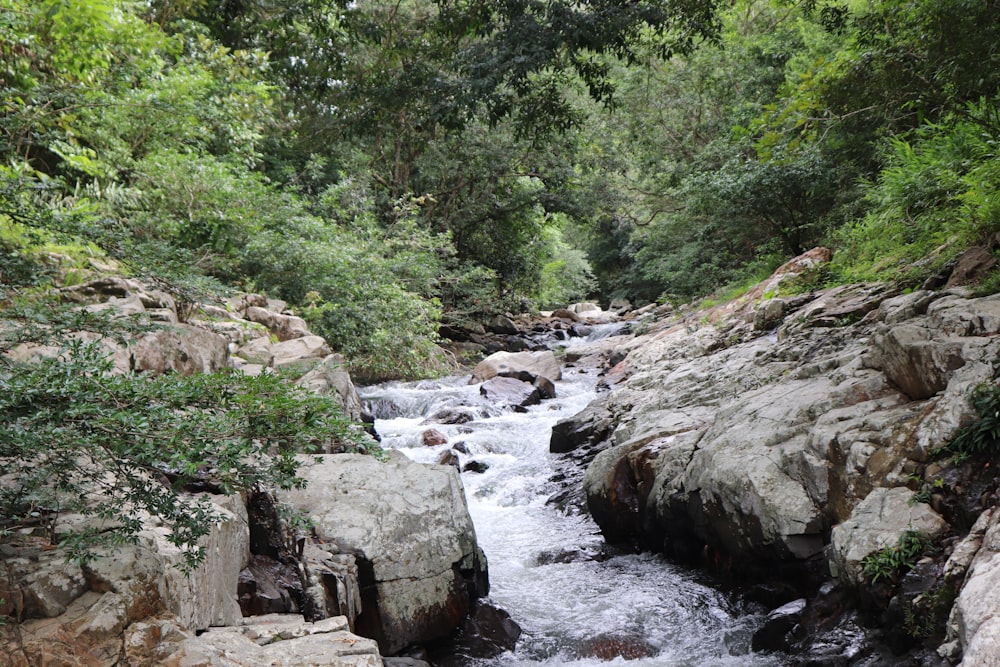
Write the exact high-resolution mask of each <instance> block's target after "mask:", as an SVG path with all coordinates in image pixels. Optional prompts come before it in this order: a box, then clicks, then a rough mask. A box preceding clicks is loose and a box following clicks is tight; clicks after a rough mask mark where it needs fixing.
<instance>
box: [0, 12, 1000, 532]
mask: <svg viewBox="0 0 1000 667" xmlns="http://www.w3.org/2000/svg"><path fill="white" fill-rule="evenodd" d="M998 45H1000V3H998V2H996V1H995V0H866V1H862V0H798V1H795V0H733V1H732V2H727V3H721V2H704V1H701V0H644V1H642V2H623V1H622V0H587V1H585V2H572V1H570V0H551V1H548V2H541V1H540V0H509V1H506V2H487V1H486V0H461V1H459V0H392V1H389V2H385V1H382V0H375V1H372V2H361V3H355V2H346V1H334V0H148V1H135V0H0V91H2V95H0V153H2V159H0V258H2V259H0V290H2V292H3V293H2V294H0V300H2V301H3V302H4V304H5V305H6V306H8V307H9V308H8V309H7V311H6V312H7V315H6V316H5V318H4V319H5V324H4V326H3V330H4V331H5V332H6V337H5V341H6V342H4V347H2V348H0V351H3V350H6V349H8V348H9V347H10V346H12V345H15V344H17V343H18V342H20V338H19V336H20V335H21V334H20V333H19V332H23V331H34V332H35V334H33V335H36V336H37V338H36V339H32V340H35V341H36V342H39V343H46V344H55V345H57V346H58V345H63V346H70V347H69V348H68V349H70V351H71V352H72V353H73V355H76V356H73V355H70V356H71V357H72V358H75V359H77V360H78V361H79V363H82V364H85V365H87V364H91V365H93V364H98V366H99V363H98V361H99V360H98V359H97V358H95V357H94V356H93V354H92V353H91V352H92V351H89V350H88V349H87V348H85V347H84V348H80V347H79V346H77V347H72V345H73V343H72V339H71V338H66V337H65V336H64V337H62V338H59V335H58V334H59V332H60V331H65V330H66V329H65V327H63V326H62V325H59V326H56V325H55V324H54V322H56V320H51V321H48V320H45V321H46V322H47V324H46V326H44V327H42V328H41V329H39V328H38V327H37V325H38V324H39V320H38V319H37V318H36V315H37V313H39V312H42V311H44V310H45V308H44V307H43V306H42V305H41V304H44V295H45V289H46V288H47V287H49V286H51V285H53V284H72V283H74V282H79V281H81V280H84V279H85V278H86V277H88V276H89V275H92V274H94V273H99V272H101V271H106V270H108V268H109V267H113V268H114V270H117V271H121V272H125V273H128V274H131V275H135V276H138V277H144V278H146V279H149V280H155V281H156V283H157V284H158V285H160V286H162V287H165V288H166V289H169V290H170V291H172V292H173V293H174V295H175V297H176V298H177V299H178V300H179V301H180V302H181V303H191V302H194V301H198V300H210V299H212V298H214V297H217V296H220V295H223V294H225V293H226V292H227V290H232V289H240V290H246V291H265V292H267V293H269V294H270V295H272V296H276V297H280V298H283V299H286V300H287V301H289V302H290V304H291V305H292V306H293V307H294V308H295V309H296V310H297V311H298V312H299V313H301V314H302V315H303V316H305V317H306V318H307V319H308V320H309V324H310V326H311V328H312V329H313V330H314V331H315V332H317V333H319V334H321V335H323V336H325V337H326V338H327V339H328V341H329V342H330V343H331V345H332V346H333V347H334V348H335V349H337V350H338V351H340V352H342V353H344V354H345V355H346V356H347V357H348V359H349V360H350V363H351V365H352V370H353V371H354V373H355V374H356V375H357V376H359V377H362V378H364V379H369V380H374V379H380V378H387V377H414V376H419V375H421V374H424V373H426V372H428V368H429V367H430V366H431V364H432V360H433V358H434V355H435V350H436V348H435V345H434V343H435V337H436V332H437V331H438V329H439V327H440V326H441V324H443V323H447V324H459V325H461V324H464V323H469V322H471V321H475V320H476V319H479V318H482V317H483V316H485V315H488V314H490V313H496V312H503V311H505V310H521V309H522V308H526V307H530V306H536V307H550V306H556V305H561V304H565V303H567V302H571V301H574V300H579V299H582V298H585V297H590V298H597V297H599V298H603V299H605V300H607V299H610V298H614V297H628V298H630V299H632V300H633V301H638V302H642V301H651V300H657V299H659V300H672V301H678V302H684V301H690V300H691V299H693V298H696V297H698V296H701V295H704V294H706V293H708V292H711V291H712V290H715V289H717V288H719V287H720V286H721V285H725V284H727V283H739V282H741V281H743V282H747V281H751V280H754V279H756V278H759V277H762V275H764V274H766V273H767V272H768V271H770V270H771V269H772V268H774V267H775V266H777V265H778V264H779V263H780V262H782V261H783V260H785V259H787V258H789V257H791V256H793V255H795V254H797V253H800V252H801V251H803V250H805V249H808V248H810V247H812V246H814V245H816V244H820V243H822V244H827V245H829V246H831V247H832V248H833V249H834V252H835V256H834V266H833V267H832V270H831V275H830V280H856V279H866V280H867V279H885V278H892V279H903V280H910V281H913V282H916V281H918V280H920V279H921V278H922V277H924V276H926V275H928V274H931V273H933V272H935V271H937V270H939V269H940V267H941V266H942V265H943V264H945V263H947V262H948V261H950V260H951V259H953V258H954V257H955V256H957V255H958V254H959V253H960V252H961V251H962V250H963V249H965V248H966V247H968V246H970V245H973V244H977V243H985V242H988V241H989V240H990V238H991V237H992V235H993V234H994V233H995V232H997V231H1000V161H998V160H997V159H996V150H997V144H998V140H1000V49H998ZM918 260H921V261H918ZM18 304H19V305H18ZM15 305H18V306H17V308H14V306H15ZM32 313H34V314H35V315H32ZM66 316H67V317H71V316H72V314H69V315H66ZM60 321H61V320H60ZM116 326H119V325H114V326H112V325H110V324H107V325H106V327H111V328H112V329H114V328H115V327H116ZM104 331H105V333H109V330H108V329H107V328H106V329H105V330H104ZM39 332H42V333H39ZM112 333H113V332H112ZM43 334H44V335H43ZM4 359H5V361H3V363H2V365H0V380H2V384H3V389H4V392H3V393H4V394H8V398H9V400H10V401H12V402H11V403H10V404H9V405H8V406H7V408H6V410H7V414H8V418H7V420H6V421H5V422H4V424H5V426H4V428H8V429H14V430H13V431H11V433H15V434H18V438H21V437H22V436H23V437H24V438H27V437H28V436H29V435H31V433H32V432H31V429H32V428H33V427H34V426H37V424H35V423H34V422H32V421H31V420H32V419H34V417H31V415H33V414H34V412H33V411H35V410H37V409H39V407H38V406H40V405H43V404H44V405H46V406H49V407H47V408H46V410H49V411H50V412H46V413H45V414H46V415H48V416H49V417H52V416H53V415H56V416H58V415H62V414H63V412H61V411H65V410H70V409H71V408H70V406H68V404H66V403H65V401H66V400H67V397H70V395H71V394H72V392H79V393H80V394H81V395H86V394H87V392H93V391H95V388H94V387H93V386H91V385H88V384H87V382H88V380H89V379H91V378H92V377H94V376H89V375H88V374H87V372H85V370H84V369H79V370H80V372H79V373H78V374H77V377H75V378H74V382H76V383H77V384H73V385H72V386H71V385H69V384H65V383H64V384H63V385H60V384H59V382H60V380H59V378H60V377H61V376H60V375H59V373H60V371H58V369H57V368H56V365H55V364H50V365H43V366H42V367H40V368H34V369H25V368H21V367H17V366H16V365H14V364H12V363H11V362H9V361H7V360H6V357H4ZM89 367H93V369H94V372H95V373H97V374H98V375H101V369H100V368H98V367H96V366H89ZM39 373H41V374H42V375H37V374H39ZM45 373H48V375H45ZM33 374H35V375H33ZM43 376H44V377H43ZM102 377H103V375H102ZM115 382H116V383H117V382H118V381H117V380H116V381H115ZM219 382H223V381H222V380H220V381H219ZM241 382H242V380H241ZM26 383H28V384H26ZM30 383H35V384H37V385H38V386H39V387H41V390H40V392H41V393H39V394H38V395H37V400H38V401H41V403H30V402H29V403H24V402H18V401H19V400H20V399H21V398H23V394H24V392H25V391H27V387H28V386H29V384H30ZM223 384H225V382H223ZM77 385H79V386H77ZM167 385H169V383H167V384H166V385H164V386H162V387H159V388H157V387H151V388H148V389H140V388H139V387H138V386H129V385H127V383H126V384H124V385H119V384H114V391H115V392H122V393H121V394H120V400H122V401H126V402H135V403H137V404H139V403H143V402H144V401H145V404H146V405H148V407H149V409H151V410H160V411H161V412H162V413H163V414H166V413H169V412H171V411H174V412H176V411H177V410H182V409H184V410H187V409H196V408H197V409H205V410H209V411H211V410H214V409H215V408H213V407H211V406H205V405H200V404H199V405H197V406H196V405H194V404H193V403H192V404H188V403H184V401H185V400H193V399H190V396H191V395H192V394H191V392H192V390H191V388H189V387H187V386H186V385H183V383H181V384H179V385H177V386H174V385H169V386H167ZM227 386H228V385H227ZM216 390H218V391H222V390H221V389H218V388H215V389H212V391H216ZM101 391H105V390H103V389H102V390H101ZM158 391H160V392H164V393H162V394H158V395H157V396H160V398H157V399H156V400H151V399H148V396H152V394H149V395H148V396H147V394H146V393H144V392H154V393H155V392H158ZM255 391H258V390H257V389H255V388H254V387H252V386H243V385H240V387H237V388H232V387H231V388H229V389H226V390H225V391H222V394H220V395H224V396H226V397H227V399H226V400H235V399H234V398H233V397H234V396H244V395H246V396H252V395H256V394H254V392H255ZM19 392H20V393H19ZM46 392H49V393H46ZM67 392H70V393H67ZM227 392H228V393H227ZM265 393H266V394H267V396H268V397H269V400H270V399H271V398H274V399H275V400H278V401H279V403H280V402H281V401H285V400H286V399H287V400H288V401H292V402H293V403H294V401H295V400H298V399H296V398H295V397H284V395H283V394H280V392H279V390H278V389H276V388H274V387H269V388H267V390H266V392H265ZM279 394H280V395H279ZM115 395H118V394H115ZM171 397H172V398H171ZM184 397H189V398H188V399H185V398H184ZM299 398H301V397H299ZM32 400H35V399H32ZM115 400H118V399H115ZM241 400H242V399H241ZM72 409H73V410H75V409H76V408H72ZM164 411H165V412H164ZM67 414H69V413H67ZM73 414H75V413H73ZM60 418H61V417H60ZM19 419H27V420H28V421H25V422H19V421H18V420H19ZM81 419H82V418H81ZM71 421H72V420H71ZM85 421H86V420H85ZM315 426H316V427H317V428H319V429H320V431H323V429H326V428H327V426H324V425H322V424H316V425H315ZM115 428H118V426H115ZM219 428H222V426H220V427H219ZM226 428H230V429H233V430H234V431H233V432H236V433H238V432H240V429H241V428H242V427H241V426H240V425H239V424H235V423H233V424H229V425H228V426H226ZM37 433H38V434H41V433H44V431H37ZM88 433H90V432H89V431H88ZM50 435H51V436H52V437H55V434H50ZM11 437H13V436H11ZM32 437H34V436H32ZM73 437H74V438H78V437H80V438H83V440H77V442H78V443H80V448H82V449H78V450H77V451H88V450H87V448H90V447H96V449H94V451H104V452H105V453H107V452H108V450H107V448H106V447H105V445H103V444H101V442H100V440H99V438H98V439H97V440H87V438H89V437H96V436H94V434H93V433H90V435H87V436H86V437H84V436H82V435H79V434H77V435H73ZM234 437H235V438H236V439H235V440H233V442H235V443H237V444H239V443H240V442H243V443H244V444H245V443H246V442H249V440H246V439H245V438H244V440H242V441H241V440H240V439H239V437H242V436H234ZM254 437H256V438H258V439H259V438H260V437H263V436H261V434H257V435H256V436H254ZM303 437H306V436H303ZM195 440H196V441H197V438H195ZM251 440H253V438H251ZM265 441H266V438H265ZM4 442H5V445H4V446H8V444H10V443H15V442H19V443H20V444H17V445H14V446H15V447H23V448H28V449H31V450H32V451H36V452H37V451H40V449H39V448H41V447H43V446H44V443H42V442H41V441H39V440H37V439H30V438H29V439H28V440H24V441H23V442H22V441H20V440H16V441H15V440H10V439H9V438H6V437H5V439H4ZM154 442H155V438H154V439H152V440H143V441H142V443H140V444H137V445H136V446H135V449H136V450H137V451H138V452H139V454H135V455H134V456H133V458H132V460H133V461H135V462H136V465H138V466H140V468H141V467H142V466H143V465H147V464H148V463H149V461H148V460H147V458H148V455H149V452H148V448H149V447H153V446H154V445H153V444H151V443H154ZM88 443H89V444H88ZM240 446H242V445H240ZM32 448H34V449H32ZM2 454H3V456H2V457H0V458H2V459H3V460H4V461H8V462H9V461H11V460H14V461H15V465H20V464H17V463H16V459H17V451H5V452H3V453H2ZM8 455H10V456H13V459H11V458H10V456H8ZM110 455H111V456H112V457H113V459H114V460H119V459H118V458H115V457H119V456H121V455H122V453H121V452H117V453H116V452H115V451H111V452H110ZM192 456H193V457H195V458H197V456H196V455H195V454H192ZM144 457H146V458H144ZM5 465H6V464H5ZM18 470H19V469H14V468H11V467H10V466H7V467H5V468H4V469H3V470H2V471H0V472H2V473H3V474H7V473H13V472H17V471H18ZM56 472H58V470H57V471H56ZM288 472H289V471H288V470H269V471H263V472H262V471H259V470H258V471H250V472H248V473H247V475H246V477H247V479H248V480H250V481H249V482H245V483H241V484H242V485H243V486H246V484H253V483H255V482H254V481H253V480H259V479H261V478H262V477H267V476H268V475H271V474H272V473H273V474H274V475H276V476H277V477H276V479H278V480H279V481H282V480H284V481H283V483H292V481H291V478H290V477H288V475H287V474H286V473H288ZM250 473H252V474H250ZM125 479H126V482H128V479H129V478H128V477H127V476H126V478H125ZM68 483H69V482H67V484H68ZM126 486H127V485H126ZM154 495H155V494H154ZM147 497H149V494H148V493H147ZM0 501H3V502H4V503H6V505H5V507H6V509H5V512H7V514H8V515H10V514H11V513H15V514H16V512H21V511H30V510H31V508H32V507H33V504H37V503H39V502H42V501H40V500H37V499H31V498H27V499H26V498H0ZM22 519H23V517H22ZM14 523H15V524H16V523H17V522H16V521H15V522H14Z"/></svg>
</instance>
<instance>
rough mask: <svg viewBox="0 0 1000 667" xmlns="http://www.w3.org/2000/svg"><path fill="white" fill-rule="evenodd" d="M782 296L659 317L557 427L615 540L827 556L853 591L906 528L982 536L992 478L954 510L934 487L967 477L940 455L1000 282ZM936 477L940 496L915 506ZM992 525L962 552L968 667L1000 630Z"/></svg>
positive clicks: (962, 632) (989, 337)
mask: <svg viewBox="0 0 1000 667" xmlns="http://www.w3.org/2000/svg"><path fill="white" fill-rule="evenodd" d="M827 257H828V256H827ZM823 259H824V256H823V254H822V253H813V255H811V256H807V257H805V258H803V261H802V262H800V264H802V266H801V267H799V266H797V265H796V264H795V263H790V264H789V266H788V267H783V269H784V268H787V270H786V271H785V273H784V274H782V275H784V276H786V277H782V275H777V274H776V276H775V277H774V278H773V279H772V282H775V281H776V284H777V283H780V282H782V281H784V280H787V279H789V278H788V277H787V276H793V275H794V274H795V273H796V272H799V271H800V270H808V269H810V267H813V266H815V265H816V263H817V262H821V261H822V260H823ZM779 274H781V272H780V271H779ZM773 293H774V292H773V291H772V290H767V291H766V292H765V291H763V290H756V291H755V292H753V293H751V294H750V295H748V296H747V297H745V298H743V299H742V300H738V301H736V302H733V303H730V304H726V305H724V306H721V307H718V308H716V309H713V310H710V311H705V312H700V313H694V314H692V315H690V316H688V317H686V318H683V317H680V316H676V317H673V318H672V319H668V320H666V321H664V322H661V323H659V324H654V325H652V326H650V327H649V329H650V331H649V333H646V334H644V335H643V336H640V337H637V338H636V339H635V340H634V341H633V342H632V343H629V344H628V345H627V346H625V347H623V348H622V349H624V350H625V351H626V352H627V356H625V358H624V360H623V361H621V362H620V363H619V364H618V365H617V366H616V367H615V369H614V370H612V371H611V373H609V378H610V377H613V378H614V379H613V380H611V381H608V382H607V385H608V387H609V388H610V389H611V391H610V392H608V393H606V394H602V395H600V396H599V398H598V399H597V400H596V401H595V402H594V403H592V404H591V405H590V406H589V407H588V408H587V409H586V410H584V412H583V413H581V414H580V415H578V416H577V417H574V418H572V419H570V420H566V421H564V422H561V423H559V424H557V425H556V427H555V428H554V429H553V433H552V441H551V445H550V449H551V450H552V451H553V452H569V453H570V454H569V455H570V456H572V457H575V458H577V459H578V460H581V461H584V462H587V463H588V467H587V471H586V474H585V476H584V479H583V489H584V491H585V492H586V496H587V504H588V507H589V508H590V511H591V513H592V515H593V516H594V518H595V520H596V521H597V522H598V524H599V525H600V527H601V529H602V531H603V532H604V534H605V535H606V537H608V539H609V540H611V541H618V542H635V543H639V544H641V545H644V546H646V547H650V548H653V549H657V550H663V551H666V552H668V553H672V554H675V555H678V556H685V557H691V558H692V559H700V560H702V562H706V563H707V564H708V563H712V564H714V565H715V566H718V567H725V568H732V569H734V570H743V571H749V572H756V573H758V574H761V575H762V576H774V575H775V574H776V573H779V572H788V573H792V572H795V573H797V575H798V576H807V577H812V580H813V581H815V580H816V579H822V578H823V577H824V576H825V575H826V574H827V572H828V568H829V570H832V571H833V572H834V574H835V575H836V576H837V577H839V579H840V581H841V583H842V584H843V585H844V586H845V587H847V588H848V589H850V588H851V587H854V586H857V585H858V584H859V583H860V581H861V578H862V575H861V573H860V572H861V562H862V561H863V560H864V558H865V557H866V556H868V555H869V554H872V553H874V552H875V551H878V550H880V549H883V548H885V547H888V546H892V545H893V544H895V543H897V542H898V540H899V538H900V536H901V535H902V534H903V533H905V532H906V531H908V530H918V531H921V532H922V533H924V534H925V535H926V536H928V537H929V538H930V539H932V540H934V539H940V538H942V536H944V535H946V534H953V533H955V532H959V533H961V532H963V531H965V530H967V529H968V524H967V523H965V521H966V519H965V518H963V517H962V516H961V515H962V514H963V512H964V513H965V514H966V515H968V511H972V512H973V513H974V512H976V511H982V509H983V508H984V507H988V506H989V504H990V503H991V502H993V501H992V500H990V498H991V497H992V496H990V494H991V493H992V492H993V490H995V487H996V484H995V483H993V485H992V486H990V485H989V483H986V484H985V485H984V486H983V487H982V491H977V492H976V493H977V494H979V495H976V496H974V497H973V501H972V502H971V503H970V505H969V507H968V508H967V510H962V511H956V510H955V509H954V508H953V507H950V506H949V505H948V502H947V501H946V500H944V499H943V498H942V497H939V496H937V495H934V494H932V493H929V492H927V491H926V489H927V488H931V487H932V486H933V485H932V483H933V482H935V481H937V483H939V484H941V483H944V485H945V486H947V485H948V484H951V483H952V482H948V481H947V479H946V478H945V477H942V476H941V475H942V474H943V473H940V465H938V464H934V465H929V464H930V462H931V460H932V454H933V453H934V452H935V450H937V449H938V448H940V447H942V446H944V445H945V444H947V443H948V442H949V441H950V440H951V438H952V437H953V436H954V435H955V434H956V433H957V432H958V429H959V428H960V427H961V426H963V425H965V424H967V423H970V422H971V421H973V420H974V419H975V418H976V416H975V413H974V412H973V408H972V406H971V405H970V403H969V396H970V393H971V391H972V389H973V388H974V387H976V386H977V385H979V384H981V383H984V382H992V381H993V380H994V378H995V375H996V371H997V367H996V360H997V358H998V353H1000V337H998V336H997V335H996V333H997V332H998V331H1000V296H989V297H983V298H971V297H969V296H968V295H967V293H965V292H962V291H961V290H944V291H939V292H931V291H926V290H921V291H916V292H912V293H908V294H900V293H899V292H898V291H897V290H896V289H895V288H894V287H892V286H890V285H857V286H846V287H838V288H834V289H830V290H825V291H822V292H816V293H811V294H806V295H800V296H796V297H789V298H784V297H775V298H771V299H770V300H766V299H765V294H766V295H767V296H768V297H772V296H773ZM925 469H926V470H925ZM932 470H933V471H935V472H933V474H932V472H931V471H932ZM935 475H936V476H937V477H935ZM948 479H950V478H948ZM921 488H923V490H924V491H923V494H922V496H921V498H922V499H924V500H926V499H927V498H928V497H931V502H932V503H933V504H934V509H932V508H931V506H929V505H927V504H922V503H917V502H915V501H914V500H915V499H914V495H915V494H914V491H916V490H919V489H921ZM971 490H972V489H971V488H970V491H971ZM980 495H981V498H980ZM977 499H978V500H977ZM976 508H978V510H977V509H976ZM936 510H937V511H936ZM973 516H974V514H973ZM983 534H984V533H981V534H980V538H981V539H982V541H983V546H982V548H978V547H977V546H976V545H974V544H973V545H971V546H966V547H964V548H965V552H966V553H977V554H978V555H977V556H975V560H974V564H972V563H973V560H972V557H971V556H969V557H968V559H967V562H966V564H965V565H966V567H968V568H969V583H968V584H967V585H966V587H965V589H963V592H962V594H961V596H960V597H959V603H958V604H957V605H956V608H955V609H956V611H955V612H954V613H953V624H952V625H953V634H954V640H955V642H956V646H957V651H958V653H959V654H960V653H961V651H962V650H964V651H965V652H966V655H967V657H966V660H967V663H966V664H992V663H989V662H978V661H980V660H984V659H985V658H983V656H985V655H986V654H987V653H986V651H997V650H998V644H997V641H998V638H1000V632H998V628H995V627H994V625H993V621H992V620H991V619H992V615H991V614H992V613H994V612H995V610H996V609H997V608H1000V600H998V599H997V598H996V596H995V595H994V594H993V592H992V591H994V590H998V586H997V583H998V582H1000V576H998V578H997V579H996V581H994V580H993V579H992V577H993V575H994V574H995V573H994V570H993V569H992V568H993V564H995V563H997V562H1000V556H997V560H996V561H993V560H992V555H993V553H995V552H996V551H1000V548H994V549H993V551H990V550H989V548H988V547H987V542H988V539H987V538H985V537H982V535H983ZM706 558H707V560H705V559H706ZM922 571H927V572H929V573H933V572H934V571H935V570H934V568H933V567H931V566H928V567H924V568H923V570H922ZM937 571H938V572H940V567H939V568H938V570H937ZM996 572H1000V566H998V567H997V568H996ZM944 576H945V579H946V580H947V581H952V582H954V581H955V580H956V575H954V574H952V575H950V578H949V575H948V574H947V570H946V571H945V574H944ZM977 578H978V579H979V581H980V582H982V583H981V584H979V585H975V582H976V580H977ZM931 579H933V577H931ZM958 580H959V584H956V590H957V589H958V587H960V580H961V577H958ZM949 585H950V584H949ZM970 586H973V587H972V588H970ZM976 591H978V592H976ZM987 609H992V610H994V612H987V611H986V610H987ZM896 613H897V614H902V612H901V611H897V612H896ZM779 643H780V642H779ZM980 644H981V645H982V646H989V647H990V648H989V649H980V648H979V646H980ZM969 656H973V657H971V658H970V657H969ZM970 660H976V661H977V662H969V661H970Z"/></svg>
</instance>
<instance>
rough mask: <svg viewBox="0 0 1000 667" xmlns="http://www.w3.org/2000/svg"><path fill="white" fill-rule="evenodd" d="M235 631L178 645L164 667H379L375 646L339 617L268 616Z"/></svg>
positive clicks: (218, 630) (217, 631)
mask: <svg viewBox="0 0 1000 667" xmlns="http://www.w3.org/2000/svg"><path fill="white" fill-rule="evenodd" d="M245 621H246V623H245V624H244V625H241V626H237V627H227V628H213V629H212V630H210V631H208V632H205V633H203V634H201V635H199V636H198V637H193V638H190V639H188V640H187V641H185V642H184V643H183V644H181V646H180V648H179V650H177V651H176V652H175V653H174V654H173V655H171V656H170V657H168V658H167V659H166V660H164V661H163V663H162V664H163V665H165V666H166V667H187V666H191V665H198V666H199V667H237V666H238V667H258V666H260V667H264V666H267V667H300V666H302V665H309V666H310V667H382V658H381V656H380V655H379V652H378V646H377V645H376V644H375V642H374V641H373V640H371V639H365V638H363V637H358V636H357V635H354V634H352V633H350V632H349V631H348V630H347V619H346V618H344V617H343V616H337V617H334V618H328V619H324V620H322V621H317V622H316V623H306V622H305V621H304V620H303V619H302V617H301V616H297V615H286V614H269V615H266V616H254V617H249V618H247V619H245Z"/></svg>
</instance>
